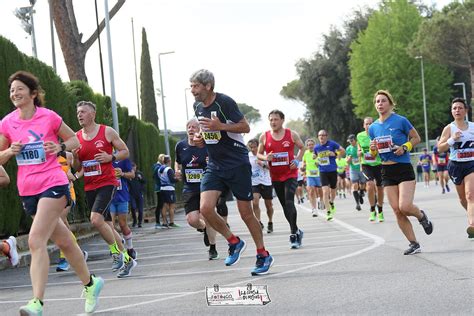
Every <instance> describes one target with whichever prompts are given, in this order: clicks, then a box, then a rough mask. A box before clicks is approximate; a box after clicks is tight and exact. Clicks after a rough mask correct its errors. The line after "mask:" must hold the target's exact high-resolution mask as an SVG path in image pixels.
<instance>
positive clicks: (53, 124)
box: [0, 107, 69, 196]
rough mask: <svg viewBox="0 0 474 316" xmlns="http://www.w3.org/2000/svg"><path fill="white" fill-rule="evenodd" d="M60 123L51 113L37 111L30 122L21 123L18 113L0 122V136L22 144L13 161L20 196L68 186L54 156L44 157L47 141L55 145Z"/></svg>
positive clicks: (59, 119)
mask: <svg viewBox="0 0 474 316" xmlns="http://www.w3.org/2000/svg"><path fill="white" fill-rule="evenodd" d="M62 122H63V120H62V118H61V117H60V116H59V115H58V114H56V113H55V112H54V111H51V110H49V109H45V108H43V107H37V108H36V112H35V114H34V115H33V117H32V118H31V119H29V120H23V119H20V111H19V110H18V109H17V110H15V111H13V112H11V113H10V114H8V115H7V116H5V118H4V119H3V120H2V122H1V124H0V134H2V135H3V136H5V137H6V138H7V140H8V142H9V144H10V143H12V142H21V143H22V144H24V146H23V149H22V151H21V153H19V154H18V155H17V156H16V157H15V158H16V162H17V164H18V175H17V187H18V192H19V194H20V196H30V195H36V194H40V193H42V192H44V191H46V190H47V189H49V188H52V187H55V186H58V185H67V184H68V183H69V181H68V179H67V177H66V174H65V173H64V172H63V171H62V169H61V166H60V165H59V163H58V160H57V157H56V155H55V154H47V153H46V152H45V151H44V147H43V144H44V142H46V141H53V142H55V143H58V142H59V141H58V132H59V128H60V127H61V124H62Z"/></svg>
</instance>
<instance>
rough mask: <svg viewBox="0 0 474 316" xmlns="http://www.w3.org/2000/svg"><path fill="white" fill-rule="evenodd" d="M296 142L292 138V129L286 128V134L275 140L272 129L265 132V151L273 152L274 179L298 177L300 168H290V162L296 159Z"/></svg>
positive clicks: (271, 171) (272, 175) (272, 169)
mask: <svg viewBox="0 0 474 316" xmlns="http://www.w3.org/2000/svg"><path fill="white" fill-rule="evenodd" d="M294 150H295V143H294V142H293V139H292V138H291V130H289V129H287V128H285V135H284V136H283V138H282V139H281V140H274V139H273V137H272V133H271V131H267V132H265V152H266V153H267V154H268V153H269V152H272V153H273V159H272V161H271V162H270V175H271V177H272V181H285V180H287V179H290V178H298V169H290V163H291V161H292V160H293V159H295V154H294Z"/></svg>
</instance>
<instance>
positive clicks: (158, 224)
mask: <svg viewBox="0 0 474 316" xmlns="http://www.w3.org/2000/svg"><path fill="white" fill-rule="evenodd" d="M163 228H164V227H163V226H162V225H161V224H160V223H156V224H155V229H163Z"/></svg>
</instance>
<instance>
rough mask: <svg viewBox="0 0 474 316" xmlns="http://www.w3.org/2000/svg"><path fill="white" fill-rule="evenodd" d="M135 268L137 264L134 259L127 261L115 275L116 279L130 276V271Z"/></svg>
mask: <svg viewBox="0 0 474 316" xmlns="http://www.w3.org/2000/svg"><path fill="white" fill-rule="evenodd" d="M136 266H137V262H136V261H135V260H134V259H130V260H128V262H126V263H125V264H124V265H123V267H122V268H121V269H120V271H119V273H117V278H119V279H122V278H126V277H129V276H131V275H132V270H133V269H134V268H135V267H136Z"/></svg>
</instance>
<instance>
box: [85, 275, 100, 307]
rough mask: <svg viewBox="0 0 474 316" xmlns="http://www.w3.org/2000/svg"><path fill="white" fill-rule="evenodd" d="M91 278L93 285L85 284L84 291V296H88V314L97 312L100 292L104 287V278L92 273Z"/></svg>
mask: <svg viewBox="0 0 474 316" xmlns="http://www.w3.org/2000/svg"><path fill="white" fill-rule="evenodd" d="M91 278H92V285H91V286H84V290H83V291H82V297H85V298H86V304H85V312H86V313H88V314H89V313H93V312H95V310H96V309H97V305H98V304H99V294H100V291H101V290H102V288H103V287H104V280H103V279H102V278H100V277H96V276H95V275H93V274H92V275H91Z"/></svg>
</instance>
